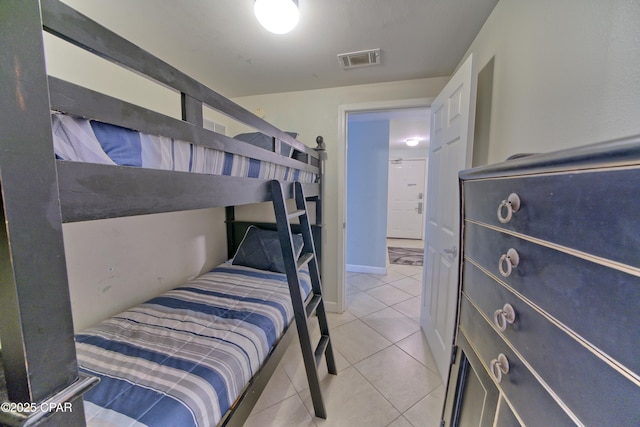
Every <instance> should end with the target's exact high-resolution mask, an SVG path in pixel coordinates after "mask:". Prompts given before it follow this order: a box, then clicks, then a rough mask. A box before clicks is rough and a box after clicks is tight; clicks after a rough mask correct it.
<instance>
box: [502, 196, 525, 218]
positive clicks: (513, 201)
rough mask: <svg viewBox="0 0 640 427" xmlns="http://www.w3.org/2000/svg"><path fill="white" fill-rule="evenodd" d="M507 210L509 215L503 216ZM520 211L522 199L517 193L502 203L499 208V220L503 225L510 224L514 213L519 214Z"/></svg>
mask: <svg viewBox="0 0 640 427" xmlns="http://www.w3.org/2000/svg"><path fill="white" fill-rule="evenodd" d="M505 208H506V210H507V215H506V216H502V212H503V210H504V209H505ZM519 209H520V197H518V195H517V194H516V193H511V194H509V197H508V198H507V200H503V201H501V202H500V205H499V206H498V220H499V221H500V222H501V223H503V224H506V223H508V222H509V221H511V217H512V216H513V213H514V212H518V210H519Z"/></svg>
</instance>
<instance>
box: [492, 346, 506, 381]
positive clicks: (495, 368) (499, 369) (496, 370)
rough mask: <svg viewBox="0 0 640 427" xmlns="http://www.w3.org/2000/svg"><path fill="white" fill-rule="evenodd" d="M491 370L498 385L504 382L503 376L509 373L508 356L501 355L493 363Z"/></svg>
mask: <svg viewBox="0 0 640 427" xmlns="http://www.w3.org/2000/svg"><path fill="white" fill-rule="evenodd" d="M490 368H491V373H492V374H493V378H495V380H496V382H497V383H500V381H502V375H506V374H508V373H509V360H508V359H507V356H505V355H504V354H502V353H500V354H499V355H498V357H497V358H496V359H493V360H492V361H491V364H490Z"/></svg>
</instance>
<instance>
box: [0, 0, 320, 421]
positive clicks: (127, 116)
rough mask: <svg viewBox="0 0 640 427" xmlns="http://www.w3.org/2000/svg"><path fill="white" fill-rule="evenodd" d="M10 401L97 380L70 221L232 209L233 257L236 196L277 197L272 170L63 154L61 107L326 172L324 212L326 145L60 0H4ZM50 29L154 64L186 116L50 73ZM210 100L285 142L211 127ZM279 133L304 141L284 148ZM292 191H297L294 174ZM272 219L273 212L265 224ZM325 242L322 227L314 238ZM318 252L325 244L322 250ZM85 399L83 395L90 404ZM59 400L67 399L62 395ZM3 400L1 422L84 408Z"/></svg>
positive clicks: (255, 392) (136, 63)
mask: <svg viewBox="0 0 640 427" xmlns="http://www.w3.org/2000/svg"><path fill="white" fill-rule="evenodd" d="M0 29H1V30H0V45H1V46H2V49H1V50H0V98H1V99H2V101H1V102H0V105H2V111H1V113H2V114H1V115H0V129H1V135H0V150H1V151H0V185H1V189H2V202H3V206H2V208H3V209H2V215H3V218H2V219H3V222H4V223H5V227H0V230H1V233H2V236H1V238H0V248H1V249H0V250H1V251H2V254H0V263H1V264H2V267H1V269H0V279H1V282H0V301H1V309H0V340H1V342H2V350H1V352H0V362H1V363H0V367H2V366H3V367H4V370H2V369H0V373H1V372H4V377H5V381H6V387H5V388H3V387H2V385H3V384H0V401H2V402H9V401H10V402H21V403H24V404H29V403H31V404H37V405H41V404H42V403H46V404H51V405H50V408H52V409H55V408H56V406H55V405H61V404H66V403H70V404H72V405H73V407H74V408H78V407H81V406H82V394H83V393H84V392H85V391H86V390H87V389H89V388H90V387H92V386H93V384H94V383H95V382H96V380H95V379H93V378H91V377H83V376H79V373H78V367H77V360H76V352H75V342H74V330H73V322H72V315H71V305H70V297H69V288H68V278H67V270H66V264H65V256H64V246H63V236H62V224H63V223H67V222H76V221H88V220H95V219H104V218H115V217H123V216H132V215H143V214H152V213H161V212H171V211H183V210H191V209H202V208H211V207H226V208H227V230H228V241H229V245H228V249H229V252H230V255H231V254H233V253H234V251H235V248H236V247H237V245H238V244H239V240H240V239H241V238H240V237H239V236H242V235H243V232H244V230H245V229H246V227H247V225H248V224H247V223H244V222H238V221H235V218H234V210H233V206H235V205H242V204H248V203H257V202H264V201H270V200H272V198H271V186H270V182H269V181H267V180H261V179H256V178H239V177H230V176H216V175H202V174H189V173H183V172H172V171H164V170H151V169H143V168H134V167H122V166H110V165H97V164H87V163H80V162H71V161H61V160H55V157H54V153H53V143H52V127H51V115H50V113H51V111H52V110H54V111H60V112H64V113H68V114H71V115H76V116H82V117H88V118H91V119H95V120H100V121H103V122H106V123H111V124H115V125H118V126H122V127H125V128H130V129H135V130H137V131H141V132H146V133H149V134H155V135H163V136H166V137H170V138H176V139H180V140H184V141H189V142H192V143H194V144H198V145H202V146H206V147H211V148H216V149H219V150H223V151H225V152H230V153H234V154H239V155H243V156H247V157H251V158H255V159H258V160H261V161H268V162H273V163H276V164H279V165H284V166H288V167H291V168H296V169H300V170H305V171H311V172H313V173H316V174H317V176H318V177H319V179H318V180H317V182H316V183H313V184H305V185H304V192H305V195H306V196H307V197H308V198H309V199H310V200H314V201H315V202H316V203H315V205H316V226H314V234H315V233H317V230H319V227H320V225H319V224H321V223H322V212H321V203H320V199H321V193H322V173H323V171H324V165H323V162H324V159H325V154H324V143H323V142H322V139H321V137H319V138H318V140H317V142H318V147H317V148H316V149H310V148H308V147H307V146H305V145H304V144H302V143H300V142H298V141H297V140H295V139H293V138H292V137H290V136H289V135H288V134H286V133H285V132H282V131H280V130H279V129H277V128H275V127H274V126H272V125H270V124H269V123H267V122H265V121H264V120H262V119H260V118H258V117H257V116H255V115H253V114H251V113H250V112H249V111H247V110H245V109H243V108H242V107H240V106H239V105H237V104H235V103H233V102H232V101H230V100H229V99H227V98H225V97H223V96H222V95H220V94H218V93H216V92H215V91H213V90H211V89H209V88H207V87H206V86H204V85H202V84H201V83H199V82H197V81H195V80H194V79H192V78H190V77H189V76H187V75H185V74H184V73H182V72H180V71H179V70H177V69H176V68H174V67H172V66H171V65H169V64H167V63H165V62H163V61H161V60H160V59H158V58H156V57H154V56H153V55H151V54H149V53H148V52H146V51H144V50H142V49H140V48H139V47H137V46H136V45H134V44H132V43H131V42H129V41H127V40H125V39H124V38H122V37H120V36H118V35H116V34H115V33H113V32H111V31H109V30H108V29H106V28H104V27H102V26H100V25H99V24H97V23H96V22H94V21H92V20H90V19H88V18H87V17H85V16H83V15H82V14H80V13H78V12H76V11H75V10H73V9H72V8H70V7H69V6H66V5H65V4H63V3H61V2H59V1H58V0H42V1H41V2H39V1H38V0H24V1H10V2H2V3H0ZM43 31H46V32H48V33H50V34H53V35H55V36H57V37H59V38H61V39H64V40H66V41H68V42H70V43H72V44H74V45H76V46H78V47H80V48H82V49H84V50H86V51H89V52H92V53H94V54H96V55H98V56H99V57H102V58H104V59H107V60H109V61H111V62H113V63H115V64H118V65H120V66H122V67H125V68H127V69H130V70H132V71H134V72H136V73H139V74H142V75H144V76H146V77H148V78H150V79H151V80H154V81H156V82H158V83H160V84H162V85H165V86H167V87H169V88H172V89H174V90H175V91H177V92H178V93H180V94H181V95H180V99H181V109H182V120H178V119H175V118H171V117H168V116H164V115H162V114H159V113H156V112H153V111H151V110H148V109H145V108H142V107H139V106H136V105H133V104H130V103H127V102H124V101H121V100H118V99H115V98H112V97H110V96H106V95H103V94H100V93H98V92H94V91H92V90H89V89H87V88H83V87H80V86H77V85H74V84H72V83H68V82H65V81H62V80H60V79H57V78H53V77H49V76H47V74H46V68H45V58H44V46H43V34H42V33H43ZM203 105H206V106H209V107H211V108H213V109H214V110H217V111H219V112H221V113H223V114H225V115H227V116H230V117H232V118H234V119H236V120H238V121H240V122H243V123H245V124H246V125H248V126H250V127H252V128H254V129H256V130H257V131H259V132H262V133H263V134H266V135H268V136H270V137H271V138H272V141H273V152H269V151H267V150H263V149H259V148H256V147H254V146H251V145H249V144H246V143H243V142H241V141H237V140H235V139H232V138H229V137H226V136H224V135H220V134H217V133H214V132H212V131H209V130H207V129H204V128H203ZM281 143H286V144H287V145H289V146H291V147H292V148H293V149H294V153H295V155H294V156H292V157H293V158H288V157H284V156H281V155H279V154H277V153H280V152H281V151H280V145H281ZM284 188H285V193H286V194H287V196H288V197H293V185H292V183H285V185H284ZM263 225H264V224H263ZM315 241H316V244H318V243H319V242H320V235H319V234H317V235H316V238H315ZM316 249H317V250H319V248H316ZM293 329H294V328H288V331H287V332H286V333H285V335H283V336H282V337H281V339H280V343H281V344H278V345H276V347H275V349H274V350H272V354H271V355H270V356H269V359H268V360H267V362H266V364H265V365H264V366H263V368H262V369H261V370H260V371H259V372H258V374H256V376H255V377H254V379H253V380H252V382H251V383H250V384H249V385H248V387H247V388H246V390H245V391H244V393H243V395H242V397H241V398H240V400H239V401H238V402H236V404H235V405H234V406H232V410H230V411H229V412H228V413H227V414H225V416H224V417H223V419H222V421H221V423H220V424H221V425H242V423H243V422H244V420H245V419H246V417H247V416H248V414H249V413H250V411H251V408H252V407H253V405H254V404H255V402H256V401H257V398H258V397H259V395H260V393H261V391H262V389H263V388H264V386H265V385H266V383H267V381H268V379H269V377H270V375H271V373H272V372H273V370H274V369H275V367H276V366H277V364H278V362H279V360H280V358H281V357H282V354H283V353H284V350H286V347H287V343H288V342H289V341H290V338H291V337H292V334H293V332H291V331H292V330H293ZM78 405H79V406H78ZM57 407H58V408H60V407H59V406H57ZM38 408H39V410H38V411H36V412H37V413H31V414H29V413H28V412H29V411H26V413H22V414H16V413H9V412H6V411H2V412H0V424H2V423H5V424H7V425H32V424H35V423H39V424H42V425H69V426H71V425H84V424H85V420H84V413H83V411H78V410H75V411H73V412H69V411H55V410H52V411H50V412H47V411H42V410H41V406H38Z"/></svg>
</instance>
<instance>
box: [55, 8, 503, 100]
mask: <svg viewBox="0 0 640 427" xmlns="http://www.w3.org/2000/svg"><path fill="white" fill-rule="evenodd" d="M64 2H65V3H68V4H70V5H71V6H73V7H74V8H75V9H77V10H79V11H80V12H82V13H84V14H86V15H88V16H89V17H91V18H93V19H94V20H96V21H98V22H100V23H101V24H103V25H105V26H106V27H108V28H111V29H112V30H114V31H116V32H117V33H119V34H121V35H123V36H124V37H125V38H127V39H129V40H130V41H132V42H134V43H135V44H137V45H139V46H140V47H142V48H144V49H146V50H148V51H150V52H151V53H153V54H154V55H156V56H158V57H160V58H162V59H163V60H165V61H166V62H168V63H170V64H171V65H173V66H175V67H177V68H179V69H180V70H181V71H183V72H185V73H186V74H188V75H190V76H191V77H194V78H195V79H197V80H200V81H201V82H203V83H205V84H206V85H208V86H210V87H211V88H213V89H214V90H216V91H218V92H220V93H221V94H223V95H224V96H227V97H230V98H234V97H240V96H247V95H257V94H265V93H277V92H290V91H299V90H309V89H320V88H327V87H338V86H349V85H357V84H366V83H379V82H387V81H397V80H409V79H417V78H425V77H441V76H449V75H451V74H452V73H453V71H454V69H455V67H456V66H457V65H458V63H459V62H460V60H461V59H462V56H463V55H464V53H465V52H466V50H467V49H468V47H469V45H470V44H471V42H472V41H473V39H474V38H475V36H476V34H477V33H478V31H479V30H480V28H481V27H482V25H483V23H484V22H485V20H486V19H487V17H488V16H489V14H490V13H491V11H492V10H493V8H494V6H495V4H496V3H497V2H498V0H393V1H392V0H299V7H300V22H299V24H298V26H297V27H296V28H295V29H294V30H293V31H292V32H290V33H289V34H285V35H275V34H271V33H268V32H267V31H266V30H264V29H263V28H262V27H261V26H260V25H259V24H258V22H257V21H256V19H255V17H254V15H253V0H180V1H176V0H109V1H104V0H64ZM374 48H380V49H381V51H382V63H381V65H376V66H371V67H362V68H354V69H350V70H344V69H343V68H342V66H341V65H340V64H339V62H338V59H337V55H338V54H339V53H346V52H354V51H360V50H365V49H374Z"/></svg>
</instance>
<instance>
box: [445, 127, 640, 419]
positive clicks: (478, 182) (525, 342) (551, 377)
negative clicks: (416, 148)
mask: <svg viewBox="0 0 640 427" xmlns="http://www.w3.org/2000/svg"><path fill="white" fill-rule="evenodd" d="M460 188H461V198H462V203H461V206H462V215H461V218H462V227H461V230H462V232H461V234H462V236H461V240H462V248H463V249H462V255H461V263H460V293H459V305H458V327H457V331H456V347H455V348H454V352H453V354H454V358H453V359H452V369H451V374H450V378H449V382H448V386H447V397H446V401H445V407H444V410H443V423H442V425H446V426H448V425H452V426H466V425H473V426H494V425H495V426H512V425H513V426H518V425H526V426H545V427H548V426H573V425H584V426H597V427H601V426H640V139H638V138H635V139H626V140H619V141H614V142H609V143H606V144H596V145H591V146H585V147H580V148H577V149H572V150H564V151H560V152H555V153H550V154H542V155H534V156H530V157H525V158H521V159H517V160H511V161H507V162H504V163H500V164H496V165H491V166H487V167H482V168H476V169H470V170H468V171H463V172H461V173H460Z"/></svg>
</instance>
